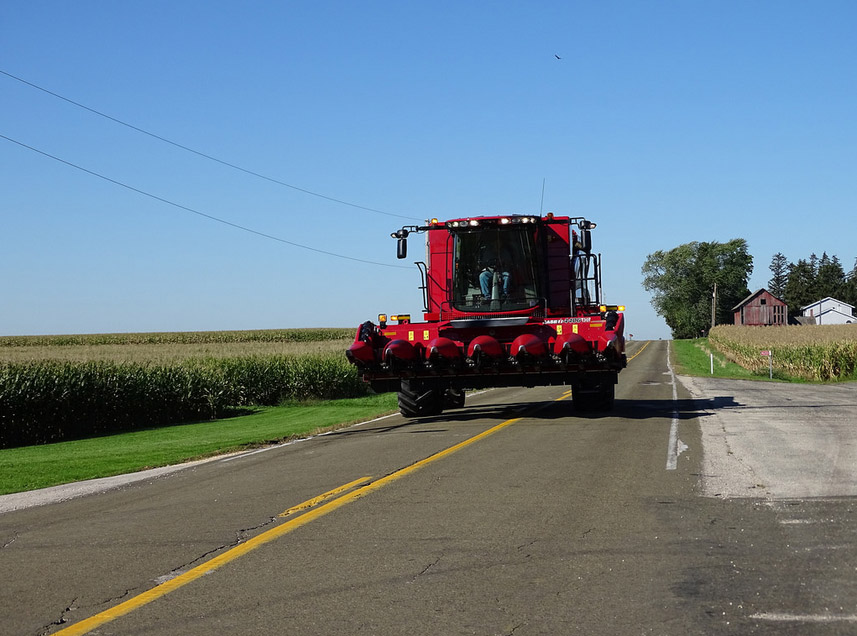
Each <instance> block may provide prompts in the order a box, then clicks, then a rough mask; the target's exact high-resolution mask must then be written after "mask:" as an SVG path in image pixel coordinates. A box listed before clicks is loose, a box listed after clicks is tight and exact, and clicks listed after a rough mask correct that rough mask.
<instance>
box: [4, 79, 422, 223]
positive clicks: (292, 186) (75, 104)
mask: <svg viewBox="0 0 857 636" xmlns="http://www.w3.org/2000/svg"><path fill="white" fill-rule="evenodd" d="M0 74H3V75H5V76H6V77H9V78H11V79H13V80H16V81H18V82H21V83H22V84H26V85H27V86H30V87H32V88H35V89H36V90H39V91H42V92H43V93H47V94H48V95H51V96H52V97H56V98H57V99H61V100H63V101H64V102H68V103H69V104H72V105H73V106H77V107H78V108H82V109H84V110H87V111H89V112H90V113H93V114H95V115H98V116H99V117H104V118H105V119H109V120H110V121H112V122H115V123H117V124H120V125H122V126H125V127H127V128H130V129H131V130H135V131H137V132H139V133H142V134H144V135H148V136H149V137H152V138H153V139H157V140H158V141H162V142H164V143H166V144H170V145H171V146H175V147H176V148H180V149H182V150H184V151H186V152H190V153H193V154H195V155H197V156H199V157H203V158H205V159H208V160H209V161H214V162H216V163H219V164H221V165H224V166H227V167H229V168H232V169H233V170H239V171H240V172H243V173H245V174H249V175H252V176H254V177H257V178H259V179H264V180H265V181H270V182H271V183H276V184H277V185H281V186H285V187H286V188H291V189H292V190H296V191H298V192H303V193H304V194H309V195H311V196H314V197H318V198H320V199H325V200H327V201H332V202H333V203H339V204H341V205H347V206H350V207H352V208H357V209H358V210H366V211H367V212H376V213H378V214H385V215H387V216H395V217H399V218H400V219H410V220H413V219H415V218H416V217H413V216H405V215H403V214H395V213H393V212H385V211H383V210H378V209H376V208H370V207H366V206H364V205H358V204H356V203H351V202H349V201H344V200H342V199H337V198H334V197H331V196H327V195H326V194H321V193H320V192H313V191H312V190H307V189H306V188H301V187H298V186H296V185H292V184H291V183H286V182H285V181H280V180H279V179H275V178H273V177H269V176H267V175H264V174H260V173H258V172H255V171H253V170H248V169H247V168H242V167H241V166H238V165H236V164H234V163H230V162H228V161H224V160H223V159H218V158H217V157H213V156H211V155H209V154H206V153H204V152H200V151H199V150H194V149H193V148H190V147H188V146H185V145H183V144H180V143H178V142H175V141H172V140H171V139H167V138H166V137H162V136H160V135H157V134H155V133H153V132H150V131H148V130H145V129H143V128H140V127H138V126H134V125H133V124H129V123H128V122H125V121H122V120H121V119H117V118H116V117H112V116H110V115H108V114H107V113H103V112H101V111H100V110H96V109H94V108H91V107H89V106H86V105H85V104H81V103H80V102H76V101H74V100H73V99H69V98H68V97H64V96H62V95H60V94H59V93H55V92H53V91H51V90H48V89H47V88H43V87H41V86H39V85H37V84H33V83H32V82H28V81H27V80H25V79H23V78H21V77H18V76H16V75H12V74H11V73H9V72H7V71H4V70H3V69H0Z"/></svg>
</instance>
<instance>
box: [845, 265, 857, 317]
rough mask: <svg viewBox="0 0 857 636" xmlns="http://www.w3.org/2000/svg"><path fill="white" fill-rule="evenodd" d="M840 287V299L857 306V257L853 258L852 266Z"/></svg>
mask: <svg viewBox="0 0 857 636" xmlns="http://www.w3.org/2000/svg"><path fill="white" fill-rule="evenodd" d="M842 287H843V290H842V300H844V301H845V302H846V303H848V304H849V305H851V306H853V307H857V258H855V259H854V267H853V268H852V269H851V271H850V272H849V273H848V274H847V275H846V277H845V284H844V285H843V286H842Z"/></svg>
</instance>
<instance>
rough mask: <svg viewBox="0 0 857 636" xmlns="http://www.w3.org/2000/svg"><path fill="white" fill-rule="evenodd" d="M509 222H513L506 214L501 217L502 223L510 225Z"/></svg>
mask: <svg viewBox="0 0 857 636" xmlns="http://www.w3.org/2000/svg"><path fill="white" fill-rule="evenodd" d="M509 223H511V221H509V219H508V218H507V217H505V216H504V217H503V218H501V219H500V225H509Z"/></svg>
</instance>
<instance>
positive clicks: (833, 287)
mask: <svg viewBox="0 0 857 636" xmlns="http://www.w3.org/2000/svg"><path fill="white" fill-rule="evenodd" d="M815 284H816V287H817V290H816V295H817V296H818V298H817V299H816V300H820V299H822V298H827V297H828V296H830V297H832V298H836V299H838V300H841V298H840V297H841V296H842V292H843V291H844V288H845V270H844V269H843V268H842V263H841V262H839V259H838V258H837V257H836V256H834V257H832V258H830V257H829V256H827V252H825V253H824V254H822V255H821V260H819V261H818V270H817V271H816V275H815Z"/></svg>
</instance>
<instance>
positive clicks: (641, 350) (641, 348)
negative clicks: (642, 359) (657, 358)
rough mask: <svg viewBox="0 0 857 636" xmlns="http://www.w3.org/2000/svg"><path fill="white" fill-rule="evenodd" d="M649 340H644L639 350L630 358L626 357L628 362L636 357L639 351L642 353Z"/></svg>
mask: <svg viewBox="0 0 857 636" xmlns="http://www.w3.org/2000/svg"><path fill="white" fill-rule="evenodd" d="M650 342H651V340H646V343H645V344H644V345H643V346H642V347H640V350H639V351H637V353H635V354H634V355H632V356H631V357H630V358H628V362H630V361H631V360H633V359H634V358H636V357H637V356H638V355H640V354H641V353H643V349H645V348H646V347H648V346H649V343H650Z"/></svg>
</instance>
